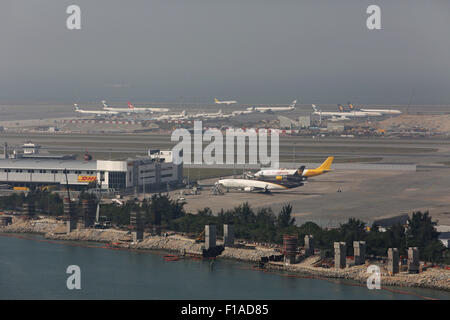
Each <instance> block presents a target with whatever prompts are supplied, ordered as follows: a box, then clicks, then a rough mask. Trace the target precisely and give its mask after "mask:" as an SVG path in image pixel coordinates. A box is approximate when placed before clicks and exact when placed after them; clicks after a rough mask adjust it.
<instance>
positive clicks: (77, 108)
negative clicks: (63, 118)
mask: <svg viewBox="0 0 450 320" xmlns="http://www.w3.org/2000/svg"><path fill="white" fill-rule="evenodd" d="M73 107H74V108H75V110H77V111H78V110H79V109H80V108H79V107H78V105H77V104H76V103H74V104H73Z"/></svg>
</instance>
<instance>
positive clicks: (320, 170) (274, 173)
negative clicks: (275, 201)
mask: <svg viewBox="0 0 450 320" xmlns="http://www.w3.org/2000/svg"><path fill="white" fill-rule="evenodd" d="M333 160H334V157H328V158H327V159H326V160H325V161H324V162H323V163H322V164H321V165H320V166H319V167H317V168H315V169H304V170H303V168H304V167H303V168H299V169H278V170H260V171H258V172H257V173H255V177H259V178H264V177H282V176H292V175H294V174H299V175H302V176H303V177H306V178H309V177H315V176H318V175H321V174H324V173H327V172H329V171H332V169H330V168H331V163H332V162H333Z"/></svg>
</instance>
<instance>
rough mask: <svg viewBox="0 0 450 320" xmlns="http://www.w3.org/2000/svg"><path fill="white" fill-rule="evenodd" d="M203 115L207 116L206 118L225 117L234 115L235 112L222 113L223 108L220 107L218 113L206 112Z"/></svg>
mask: <svg viewBox="0 0 450 320" xmlns="http://www.w3.org/2000/svg"><path fill="white" fill-rule="evenodd" d="M202 117H203V118H206V119H224V118H230V117H233V114H224V113H222V109H220V110H219V111H218V112H216V113H204V114H203V115H202Z"/></svg>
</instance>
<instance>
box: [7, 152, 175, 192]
mask: <svg viewBox="0 0 450 320" xmlns="http://www.w3.org/2000/svg"><path fill="white" fill-rule="evenodd" d="M28 148H29V149H28V150H27V149H25V145H24V152H23V153H21V154H17V153H16V152H14V154H12V155H8V153H7V152H5V155H6V156H4V158H3V159H0V184H3V185H9V186H11V187H39V186H46V185H62V186H65V185H66V184H69V186H70V188H73V189H82V188H83V187H86V186H88V185H89V184H90V183H95V182H97V186H98V187H100V186H101V188H102V189H115V190H117V191H119V190H121V191H124V190H137V189H139V190H142V189H144V188H145V190H147V191H150V190H156V189H161V188H164V187H166V186H167V185H168V184H169V185H177V184H179V183H181V182H182V178H183V168H182V165H176V164H174V163H173V162H172V152H171V151H159V150H155V151H153V152H150V151H149V154H148V156H145V157H137V158H134V159H127V160H89V159H86V158H85V160H84V161H83V160H75V157H71V156H70V155H69V156H67V155H66V156H52V155H41V154H39V152H38V146H37V145H34V146H33V145H31V147H30V144H29V146H28ZM5 151H6V148H5Z"/></svg>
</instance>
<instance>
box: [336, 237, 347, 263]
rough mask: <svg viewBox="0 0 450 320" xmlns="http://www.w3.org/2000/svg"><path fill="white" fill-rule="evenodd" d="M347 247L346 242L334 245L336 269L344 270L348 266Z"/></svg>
mask: <svg viewBox="0 0 450 320" xmlns="http://www.w3.org/2000/svg"><path fill="white" fill-rule="evenodd" d="M346 259H347V245H346V244H345V242H335V243H334V267H335V268H337V269H344V268H345V267H346V266H347V260H346Z"/></svg>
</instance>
